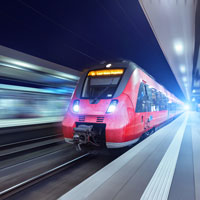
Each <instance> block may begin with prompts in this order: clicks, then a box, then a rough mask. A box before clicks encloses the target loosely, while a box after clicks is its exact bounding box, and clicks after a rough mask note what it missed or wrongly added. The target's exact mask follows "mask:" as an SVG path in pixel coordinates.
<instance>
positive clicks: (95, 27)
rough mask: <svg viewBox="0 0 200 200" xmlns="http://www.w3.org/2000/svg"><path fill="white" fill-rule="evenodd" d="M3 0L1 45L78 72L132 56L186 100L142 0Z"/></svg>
mask: <svg viewBox="0 0 200 200" xmlns="http://www.w3.org/2000/svg"><path fill="white" fill-rule="evenodd" d="M0 2H1V7H0V27H1V28H0V45H4V46H6V47H9V48H12V49H16V50H19V51H22V52H24V53H27V54H30V55H33V56H36V57H40V58H43V59H46V60H49V61H52V62H55V63H58V64H61V65H65V66H68V67H71V68H74V69H77V70H83V69H84V68H88V67H90V66H91V65H93V64H95V63H97V62H99V61H102V60H113V59H117V58H124V59H130V60H132V61H133V62H135V63H137V64H138V65H140V66H141V67H142V68H144V69H145V70H146V71H147V72H148V73H150V74H151V75H152V76H154V77H155V79H156V80H157V81H158V82H159V83H161V84H162V85H164V86H165V87H166V88H167V89H168V90H169V91H171V92H172V93H174V94H175V95H176V96H177V97H179V98H181V99H183V94H182V92H181V90H180V88H179V86H178V84H177V82H176V80H175V78H174V75H173V74H172V72H171V69H170V67H169V65H168V63H167V61H166V59H165V57H164V55H163V53H162V51H161V49H160V47H159V45H158V42H157V40H156V38H155V37H154V35H153V32H152V30H151V28H150V26H149V24H148V22H147V20H146V18H145V16H144V14H143V11H142V9H141V8H140V5H139V3H138V0H59V1H55V0H54V1H53V0H42V1H41V0H40V1H39V0H1V1H0Z"/></svg>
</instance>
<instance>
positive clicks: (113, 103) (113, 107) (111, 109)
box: [106, 99, 118, 113]
mask: <svg viewBox="0 0 200 200" xmlns="http://www.w3.org/2000/svg"><path fill="white" fill-rule="evenodd" d="M117 104H118V100H116V99H115V100H112V101H111V102H110V105H109V107H108V110H107V112H106V113H112V112H114V111H115V110H116V107H117Z"/></svg>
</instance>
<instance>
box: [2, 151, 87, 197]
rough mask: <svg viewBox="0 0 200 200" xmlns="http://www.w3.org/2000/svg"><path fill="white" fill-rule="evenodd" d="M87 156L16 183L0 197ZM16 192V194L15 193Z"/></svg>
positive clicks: (85, 155) (84, 155)
mask: <svg viewBox="0 0 200 200" xmlns="http://www.w3.org/2000/svg"><path fill="white" fill-rule="evenodd" d="M89 155H90V153H86V154H83V155H81V156H79V157H77V158H74V159H72V160H70V161H67V162H66V163H63V164H62V165H59V166H57V167H55V168H52V169H50V170H48V171H46V172H43V173H41V174H39V175H36V176H34V177H32V178H30V179H27V180H25V181H23V182H21V183H18V184H16V185H14V186H12V187H9V188H7V189H5V190H3V191H0V196H2V195H6V194H8V193H9V192H12V191H14V190H16V189H19V188H20V187H22V186H25V185H27V184H30V183H31V182H34V181H36V180H37V179H40V178H42V177H44V176H47V175H49V174H51V173H53V172H55V171H57V170H59V169H61V168H63V167H66V166H67V165H70V164H72V163H74V162H76V161H78V160H80V159H82V158H84V157H87V156H89ZM17 192H19V191H17ZM17 192H16V193H17ZM12 195H13V194H12Z"/></svg>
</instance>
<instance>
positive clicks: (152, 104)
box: [151, 88, 156, 112]
mask: <svg viewBox="0 0 200 200" xmlns="http://www.w3.org/2000/svg"><path fill="white" fill-rule="evenodd" d="M151 96H152V102H151V111H152V112H153V111H156V89H154V88H151Z"/></svg>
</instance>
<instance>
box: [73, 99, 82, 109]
mask: <svg viewBox="0 0 200 200" xmlns="http://www.w3.org/2000/svg"><path fill="white" fill-rule="evenodd" d="M79 103H80V101H79V100H75V101H74V104H73V111H74V112H79Z"/></svg>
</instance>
